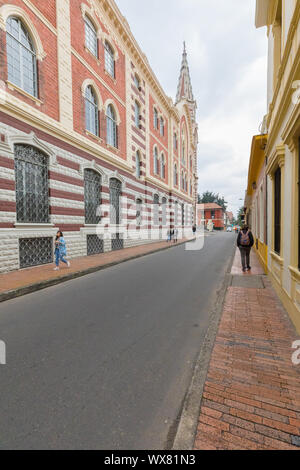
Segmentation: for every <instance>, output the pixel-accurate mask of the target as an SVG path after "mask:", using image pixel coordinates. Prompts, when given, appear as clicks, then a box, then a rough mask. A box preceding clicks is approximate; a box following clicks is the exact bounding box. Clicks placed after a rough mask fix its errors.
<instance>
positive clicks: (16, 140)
mask: <svg viewBox="0 0 300 470" xmlns="http://www.w3.org/2000/svg"><path fill="white" fill-rule="evenodd" d="M16 144H26V145H32V147H36V148H38V149H39V150H41V151H42V152H43V153H45V154H46V155H47V156H48V157H49V163H50V166H56V165H57V161H56V154H55V153H54V151H53V150H52V149H51V148H50V147H49V146H48V145H46V144H44V143H43V142H42V141H41V140H39V139H38V138H37V136H36V135H35V133H34V132H30V134H25V135H23V136H22V135H10V136H8V145H9V147H10V152H11V153H12V154H14V145H16Z"/></svg>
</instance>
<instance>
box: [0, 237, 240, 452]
mask: <svg viewBox="0 0 300 470" xmlns="http://www.w3.org/2000/svg"><path fill="white" fill-rule="evenodd" d="M234 240H235V235H234V234H232V233H214V234H213V235H212V236H208V237H207V238H206V239H205V246H204V249H203V250H201V251H185V249H184V247H183V246H181V247H175V248H172V249H170V250H167V251H164V252H161V253H157V254H152V255H149V256H146V257H144V258H141V259H137V260H134V261H129V262H126V263H124V264H122V265H119V266H115V267H113V268H109V269H106V270H104V271H101V272H98V273H95V274H92V275H88V276H86V277H83V278H80V279H77V280H73V281H69V282H67V283H64V284H61V285H58V286H55V287H51V288H48V289H46V290H43V291H40V292H37V293H34V294H30V295H27V296H24V297H21V298H18V299H14V300H11V301H8V302H5V303H2V304H1V305H0V339H1V340H3V341H5V343H6V347H7V365H6V366H1V368H0V376H1V420H0V448H1V449H119V450H122V449H132V450H135V449H165V448H167V447H169V446H170V445H172V442H171V441H172V436H173V435H174V431H175V430H176V429H175V427H176V422H177V418H178V415H179V413H180V410H181V406H182V402H183V400H184V397H185V394H186V391H187V389H188V387H189V384H190V381H191V378H192V374H193V365H194V363H195V360H196V358H197V356H198V353H199V350H200V347H201V342H202V340H203V338H204V337H205V334H206V331H207V327H208V324H209V317H210V311H211V306H212V305H213V302H214V300H215V296H216V292H217V290H218V288H219V286H221V285H222V281H223V279H224V274H225V272H226V270H227V268H228V263H229V261H230V259H231V257H232V255H233V250H234ZM49 269H50V268H49Z"/></svg>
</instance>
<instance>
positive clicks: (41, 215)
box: [15, 144, 49, 224]
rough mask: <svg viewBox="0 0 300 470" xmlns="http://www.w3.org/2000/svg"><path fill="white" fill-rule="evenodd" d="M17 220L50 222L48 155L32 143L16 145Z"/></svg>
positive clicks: (22, 221) (23, 221)
mask: <svg viewBox="0 0 300 470" xmlns="http://www.w3.org/2000/svg"><path fill="white" fill-rule="evenodd" d="M15 175H16V205H17V222H21V223H39V224H46V223H48V222H49V188H48V157H47V156H46V155H45V154H44V153H42V152H41V151H40V150H38V149H37V148H35V147H31V146H30V145H23V144H22V145H21V144H18V145H15Z"/></svg>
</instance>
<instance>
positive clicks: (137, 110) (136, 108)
mask: <svg viewBox="0 0 300 470" xmlns="http://www.w3.org/2000/svg"><path fill="white" fill-rule="evenodd" d="M140 115H141V107H140V105H139V104H138V102H137V101H136V102H135V105H134V122H135V125H136V127H139V126H140Z"/></svg>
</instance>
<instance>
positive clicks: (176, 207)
mask: <svg viewBox="0 0 300 470" xmlns="http://www.w3.org/2000/svg"><path fill="white" fill-rule="evenodd" d="M174 211H175V214H174V224H175V227H177V225H178V202H177V201H176V202H175V209H174Z"/></svg>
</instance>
